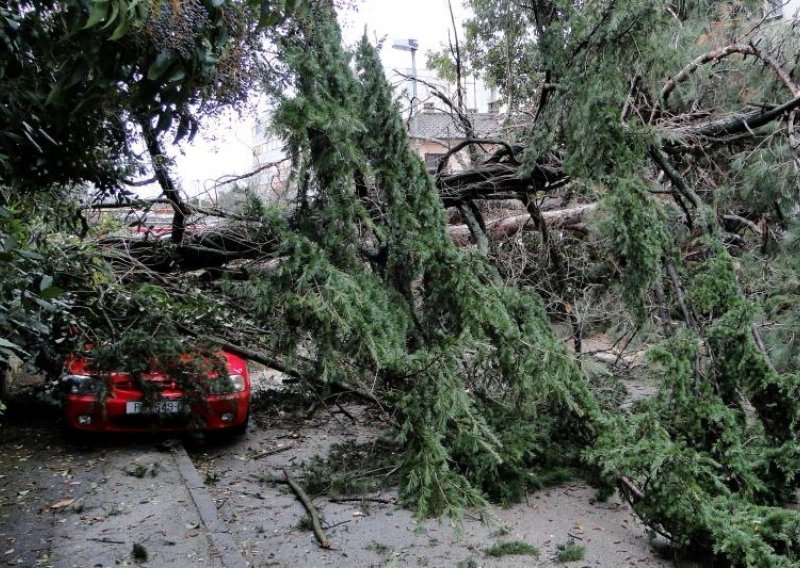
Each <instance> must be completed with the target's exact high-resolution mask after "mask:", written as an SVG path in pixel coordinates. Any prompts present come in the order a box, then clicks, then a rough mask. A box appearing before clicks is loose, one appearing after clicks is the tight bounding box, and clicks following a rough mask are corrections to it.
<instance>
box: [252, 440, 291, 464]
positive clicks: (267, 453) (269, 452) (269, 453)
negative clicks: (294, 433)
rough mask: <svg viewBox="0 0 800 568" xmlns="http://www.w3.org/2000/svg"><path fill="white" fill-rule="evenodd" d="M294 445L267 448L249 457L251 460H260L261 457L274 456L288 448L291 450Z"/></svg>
mask: <svg viewBox="0 0 800 568" xmlns="http://www.w3.org/2000/svg"><path fill="white" fill-rule="evenodd" d="M293 447H294V446H293V445H292V444H289V445H288V446H282V447H280V448H275V449H274V450H267V451H264V452H259V453H257V454H255V455H252V456H249V458H248V459H251V460H260V459H261V458H266V457H269V456H274V455H275V454H280V453H281V452H285V451H286V450H291V449H292V448H293Z"/></svg>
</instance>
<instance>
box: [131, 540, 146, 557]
mask: <svg viewBox="0 0 800 568" xmlns="http://www.w3.org/2000/svg"><path fill="white" fill-rule="evenodd" d="M148 557H149V554H148V553H147V549H146V548H145V547H144V545H143V544H141V543H139V542H134V543H133V548H132V549H131V558H133V560H134V562H147V559H148Z"/></svg>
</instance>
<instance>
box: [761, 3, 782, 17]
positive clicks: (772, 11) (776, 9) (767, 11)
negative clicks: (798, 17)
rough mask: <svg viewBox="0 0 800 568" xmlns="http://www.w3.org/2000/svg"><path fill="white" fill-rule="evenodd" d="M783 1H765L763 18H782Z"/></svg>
mask: <svg viewBox="0 0 800 568" xmlns="http://www.w3.org/2000/svg"><path fill="white" fill-rule="evenodd" d="M783 4H784V0H766V1H765V2H764V17H765V18H768V19H772V18H781V17H783Z"/></svg>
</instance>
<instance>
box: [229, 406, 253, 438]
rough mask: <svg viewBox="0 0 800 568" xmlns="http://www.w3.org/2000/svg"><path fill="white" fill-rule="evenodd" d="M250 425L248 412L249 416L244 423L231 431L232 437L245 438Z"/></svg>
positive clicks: (248, 412)
mask: <svg viewBox="0 0 800 568" xmlns="http://www.w3.org/2000/svg"><path fill="white" fill-rule="evenodd" d="M249 424H250V411H249V410H248V411H247V415H246V416H245V417H244V422H242V423H241V424H237V425H236V426H234V427H233V428H231V429H230V433H231V435H232V436H244V435H245V434H247V426H248V425H249Z"/></svg>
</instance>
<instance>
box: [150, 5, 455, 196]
mask: <svg viewBox="0 0 800 568" xmlns="http://www.w3.org/2000/svg"><path fill="white" fill-rule="evenodd" d="M357 5H358V10H357V12H355V13H353V12H348V13H345V14H341V15H340V24H341V25H342V32H343V37H344V42H345V44H346V45H353V44H355V42H357V41H358V40H359V39H360V38H361V35H362V34H363V33H364V26H365V25H366V26H367V30H368V34H369V38H370V39H371V40H372V41H375V38H378V39H380V38H383V37H384V36H385V37H386V41H385V43H384V48H383V51H382V54H381V55H382V59H383V62H384V67H385V68H386V69H387V72H390V71H391V70H392V69H397V70H399V71H401V72H404V73H406V72H408V71H409V70H410V68H411V54H410V53H409V52H407V51H400V50H397V49H392V48H391V45H392V43H393V42H394V41H395V40H398V39H407V38H414V39H416V40H418V42H419V51H417V72H418V74H420V75H422V74H423V73H424V71H423V68H424V65H425V57H426V56H425V54H426V52H427V51H429V50H438V49H439V48H440V47H441V46H443V45H445V44H446V43H447V34H448V30H450V29H451V23H450V13H449V11H448V8H447V0H358V2H357ZM453 11H454V12H455V14H456V22H457V24H458V25H459V26H460V23H461V18H463V15H464V14H465V8H463V7H462V5H461V0H453ZM459 37H460V38H462V39H463V31H462V30H461V29H460V28H459ZM252 128H253V124H252V122H251V121H250V120H249V119H242V118H240V117H238V116H235V113H228V115H227V116H226V117H224V118H222V119H221V120H220V121H218V122H217V123H216V124H212V123H211V122H208V123H206V124H204V126H203V127H202V128H201V130H200V132H199V133H198V135H197V136H196V138H195V140H194V141H193V142H192V144H191V145H183V148H182V150H179V149H178V148H176V147H175V146H170V147H168V151H169V152H170V153H171V155H174V156H175V159H176V166H177V167H176V169H175V172H174V173H175V174H176V177H177V178H179V179H180V181H181V185H182V187H183V190H184V191H185V192H186V193H187V194H188V195H192V196H193V195H198V194H202V193H203V192H204V190H205V189H206V188H210V187H212V186H213V181H214V180H216V179H218V178H219V177H221V176H223V175H227V174H241V173H244V172H247V171H249V170H250V168H251V166H252V163H253V155H252V146H253V133H252ZM156 191H157V190H156ZM142 193H143V194H144V193H145V192H142ZM148 193H149V192H148Z"/></svg>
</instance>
